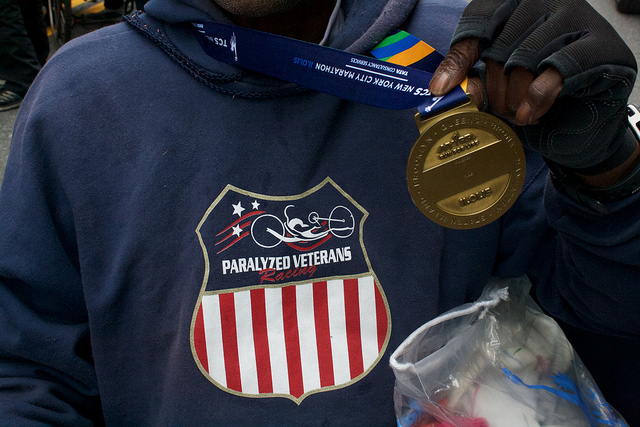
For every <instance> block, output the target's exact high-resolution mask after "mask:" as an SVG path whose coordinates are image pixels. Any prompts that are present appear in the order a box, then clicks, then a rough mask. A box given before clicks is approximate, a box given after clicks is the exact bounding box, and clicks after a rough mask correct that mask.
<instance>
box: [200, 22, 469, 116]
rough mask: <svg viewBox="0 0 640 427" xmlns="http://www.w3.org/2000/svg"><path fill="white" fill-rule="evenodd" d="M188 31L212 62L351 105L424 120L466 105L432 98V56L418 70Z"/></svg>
mask: <svg viewBox="0 0 640 427" xmlns="http://www.w3.org/2000/svg"><path fill="white" fill-rule="evenodd" d="M193 26H194V27H195V29H196V30H197V32H196V34H197V38H198V41H199V42H200V45H201V46H202V48H203V49H204V51H205V52H206V53H207V54H208V55H209V56H211V57H212V58H214V59H216V60H219V61H222V62H225V63H228V64H231V65H236V66H238V67H240V68H244V69H247V70H251V71H256V72H259V73H261V74H266V75H269V76H271V77H275V78H278V79H281V80H285V81H289V82H293V83H296V84H299V85H300V86H304V87H307V88H309V89H313V90H317V91H319V92H324V93H327V94H330V95H334V96H337V97H340V98H343V99H347V100H350V101H356V102H361V103H364V104H368V105H373V106H376V107H381V108H387V109H392V110H402V109H409V108H418V111H419V113H420V115H421V116H422V117H426V116H428V115H430V114H432V113H434V112H437V111H440V110H443V109H447V108H450V107H452V106H454V105H457V104H460V103H461V102H463V101H465V100H466V99H467V96H466V94H465V92H464V90H463V89H462V88H461V87H458V88H456V89H455V90H453V91H451V92H450V93H448V94H447V95H445V96H444V97H434V96H433V95H431V92H429V89H428V87H429V82H430V81H431V78H432V76H433V72H432V71H434V70H435V65H433V64H434V63H439V60H441V58H442V56H441V55H440V54H438V53H437V52H435V51H434V55H437V56H436V58H437V59H439V60H438V61H433V58H434V57H431V59H432V60H431V61H426V63H428V64H430V65H429V66H428V67H432V68H434V69H432V70H422V69H420V68H416V67H407V66H403V65H398V64H394V63H391V62H385V61H382V60H379V59H375V58H371V57H368V56H364V55H357V54H353V53H349V52H344V51H341V50H337V49H333V48H329V47H325V46H320V45H317V44H313V43H307V42H303V41H299V40H294V39H290V38H287V37H282V36H278V35H275V34H269V33H264V32H261V31H255V30H251V29H248V28H243V27H237V26H233V25H227V24H220V23H216V22H193ZM383 52H384V49H383ZM423 63H424V61H423Z"/></svg>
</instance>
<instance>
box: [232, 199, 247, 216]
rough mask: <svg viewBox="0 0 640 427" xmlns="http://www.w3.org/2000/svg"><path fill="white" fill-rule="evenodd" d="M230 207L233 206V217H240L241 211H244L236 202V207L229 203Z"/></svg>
mask: <svg viewBox="0 0 640 427" xmlns="http://www.w3.org/2000/svg"><path fill="white" fill-rule="evenodd" d="M231 206H233V215H238V216H242V211H243V210H244V208H243V207H242V204H241V203H240V202H238V204H237V205H234V204H233V203H231Z"/></svg>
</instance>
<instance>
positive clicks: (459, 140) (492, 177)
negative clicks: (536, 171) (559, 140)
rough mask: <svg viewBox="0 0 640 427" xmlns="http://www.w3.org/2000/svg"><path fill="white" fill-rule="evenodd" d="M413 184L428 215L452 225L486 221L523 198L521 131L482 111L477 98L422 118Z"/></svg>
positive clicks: (410, 174) (411, 169)
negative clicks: (519, 196) (519, 134)
mask: <svg viewBox="0 0 640 427" xmlns="http://www.w3.org/2000/svg"><path fill="white" fill-rule="evenodd" d="M416 123H417V124H418V129H419V130H420V137H419V138H418V140H417V141H416V143H415V144H414V146H413V148H412V149H411V154H410V155H409V162H408V165H407V184H408V186H409V193H410V194H411V197H412V199H413V201H414V203H415V204H416V206H418V208H419V209H420V211H422V213H423V214H425V215H426V216H427V218H429V219H431V220H432V221H434V222H435V223H437V224H440V225H442V226H445V227H448V228H455V229H471V228H477V227H481V226H483V225H486V224H488V223H490V222H492V221H495V220H496V219H498V218H499V217H500V216H502V215H503V214H504V213H505V212H506V211H507V210H508V209H509V208H510V207H511V205H513V203H514V202H515V201H516V199H517V198H518V195H519V194H520V190H521V189H522V185H523V183H524V174H525V157H524V151H523V149H522V145H521V143H520V140H519V139H518V137H517V135H516V134H515V132H514V131H513V130H512V129H511V128H510V127H509V126H508V125H507V124H506V123H504V122H502V121H501V120H499V119H497V118H496V117H494V116H492V115H490V114H487V113H481V112H479V111H478V110H477V108H476V107H475V104H474V103H473V100H471V99H469V101H468V102H465V103H464V104H462V105H460V106H458V107H455V108H453V109H450V110H447V111H444V112H442V113H440V114H438V115H436V116H434V117H429V118H427V119H425V120H420V115H419V114H416Z"/></svg>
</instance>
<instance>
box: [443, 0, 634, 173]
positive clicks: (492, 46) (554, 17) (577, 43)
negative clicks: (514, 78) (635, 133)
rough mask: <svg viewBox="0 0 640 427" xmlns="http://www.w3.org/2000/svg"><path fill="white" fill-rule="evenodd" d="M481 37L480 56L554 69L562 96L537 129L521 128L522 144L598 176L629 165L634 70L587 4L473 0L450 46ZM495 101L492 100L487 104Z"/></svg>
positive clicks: (511, 65)
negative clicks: (629, 104)
mask: <svg viewBox="0 0 640 427" xmlns="http://www.w3.org/2000/svg"><path fill="white" fill-rule="evenodd" d="M470 37H473V38H479V39H480V41H481V44H480V47H481V49H480V58H481V59H482V60H484V61H495V62H497V63H498V64H501V65H503V66H504V72H505V73H506V74H507V75H509V74H510V73H512V72H513V70H514V69H525V70H528V71H529V72H531V73H533V75H534V76H538V75H540V74H541V73H542V72H543V71H544V70H545V69H547V68H549V67H553V68H555V69H557V70H558V71H559V72H560V74H561V76H562V78H563V84H564V86H563V89H562V91H561V92H560V94H559V96H558V99H557V100H556V102H555V104H554V105H553V106H552V107H551V109H550V110H549V111H548V112H547V113H546V115H545V116H543V118H542V119H541V120H540V121H539V123H538V124H535V125H530V126H525V127H516V131H517V132H518V134H519V136H520V137H521V139H522V142H523V144H524V145H526V146H529V147H530V148H532V149H534V150H536V151H538V152H540V153H541V154H542V155H543V156H544V157H546V158H547V159H550V160H551V161H552V162H555V163H557V164H560V165H563V166H565V167H568V168H571V169H573V170H575V171H577V172H580V173H584V174H588V175H593V174H597V173H601V172H605V171H607V170H609V169H612V168H613V167H615V166H617V165H618V164H619V163H621V162H622V161H624V160H626V158H628V156H629V155H630V153H631V151H632V150H633V149H634V148H635V142H634V141H633V140H632V139H631V138H628V137H626V136H625V133H626V127H625V125H624V120H625V118H626V113H625V111H626V105H627V100H628V97H629V94H630V93H631V90H632V89H633V83H634V81H635V77H636V71H637V66H636V62H635V58H634V56H633V54H632V52H631V50H630V49H629V48H628V47H627V45H626V44H625V43H624V42H623V41H622V39H621V38H620V36H619V35H618V34H617V33H616V32H615V30H614V29H613V28H612V27H611V25H610V24H609V23H608V22H607V21H606V20H605V19H604V18H603V17H602V16H600V15H599V14H598V13H597V12H596V11H595V10H594V9H593V8H592V7H591V6H590V5H589V4H587V2H586V1H584V0H524V1H523V0H473V1H471V3H470V4H469V5H468V6H467V8H466V9H465V11H464V13H463V15H462V18H461V19H460V22H459V24H458V27H457V29H456V32H455V35H454V37H453V40H452V45H453V44H455V43H457V42H459V41H461V40H463V39H466V38H470ZM489 103H491V100H489Z"/></svg>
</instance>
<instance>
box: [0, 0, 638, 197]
mask: <svg viewBox="0 0 640 427" xmlns="http://www.w3.org/2000/svg"><path fill="white" fill-rule="evenodd" d="M588 1H589V2H590V3H591V5H592V6H593V7H594V8H595V9H596V10H597V11H598V12H599V13H600V14H601V15H603V16H604V17H605V18H607V20H608V21H609V22H611V24H612V25H613V26H614V27H615V28H616V30H617V31H618V33H620V35H621V36H622V38H623V39H624V40H625V42H626V43H627V44H628V45H629V46H630V47H631V49H632V50H633V53H634V55H635V57H636V60H637V61H638V62H640V15H624V14H621V13H619V12H618V11H617V10H616V8H615V0H588ZM98 3H100V1H98ZM74 12H75V8H74ZM80 27H81V26H79V25H76V26H74V30H73V34H74V36H75V35H79V34H81V33H82V32H83V31H84V32H86V31H87V30H88V29H89V30H90V29H92V28H80ZM94 28H95V27H94ZM94 28H93V29H94ZM630 101H631V102H632V103H634V104H636V105H639V104H640V79H638V80H637V81H636V84H635V87H634V90H633V92H632V94H631V97H630ZM17 113H18V110H10V111H4V112H0V184H1V183H2V177H3V175H4V168H5V165H6V162H7V156H8V155H9V145H10V140H11V135H12V133H13V124H14V122H15V119H16V115H17ZM77 119H78V120H81V118H77Z"/></svg>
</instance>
